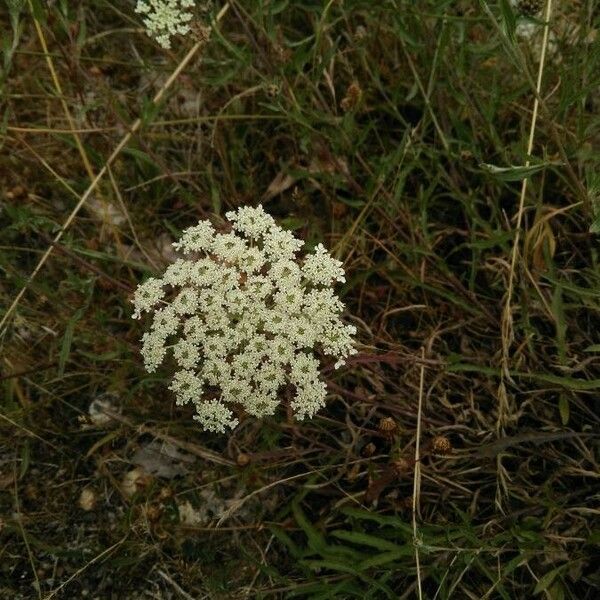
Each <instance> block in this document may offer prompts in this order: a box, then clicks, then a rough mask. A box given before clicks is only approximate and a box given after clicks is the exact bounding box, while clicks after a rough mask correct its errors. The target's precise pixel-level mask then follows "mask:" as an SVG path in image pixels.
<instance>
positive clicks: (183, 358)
mask: <svg viewBox="0 0 600 600" xmlns="http://www.w3.org/2000/svg"><path fill="white" fill-rule="evenodd" d="M173 356H174V357H175V360H176V361H177V364H178V365H179V366H180V367H181V368H182V369H193V368H195V367H196V365H197V364H198V361H199V360H200V352H199V351H198V346H196V345H195V344H193V343H192V342H190V341H189V340H185V339H183V340H179V341H178V342H177V343H176V344H175V346H173Z"/></svg>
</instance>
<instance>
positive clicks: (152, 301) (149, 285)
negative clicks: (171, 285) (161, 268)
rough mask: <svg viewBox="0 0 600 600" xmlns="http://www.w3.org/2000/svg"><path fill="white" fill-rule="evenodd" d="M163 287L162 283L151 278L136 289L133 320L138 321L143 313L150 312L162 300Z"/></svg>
mask: <svg viewBox="0 0 600 600" xmlns="http://www.w3.org/2000/svg"><path fill="white" fill-rule="evenodd" d="M163 285H164V283H163V282H162V281H160V280H159V279H154V278H151V279H148V281H146V282H145V283H142V285H140V286H139V287H138V289H137V290H136V291H135V298H134V303H135V306H136V310H135V313H134V314H133V318H134V319H139V318H140V316H141V313H142V312H143V311H146V310H150V309H151V308H153V307H154V306H155V305H156V304H158V303H159V302H160V301H161V300H162V299H163V297H164V295H165V292H164V289H163Z"/></svg>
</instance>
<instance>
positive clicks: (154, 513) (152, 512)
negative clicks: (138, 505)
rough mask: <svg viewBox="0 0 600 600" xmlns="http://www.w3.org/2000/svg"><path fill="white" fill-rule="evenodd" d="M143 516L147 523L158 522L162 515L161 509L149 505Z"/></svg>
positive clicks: (154, 505)
mask: <svg viewBox="0 0 600 600" xmlns="http://www.w3.org/2000/svg"><path fill="white" fill-rule="evenodd" d="M144 512H145V514H146V518H147V519H148V521H150V522H151V523H155V522H156V521H158V520H159V519H160V517H161V515H162V508H161V507H160V506H157V505H156V504H151V505H150V506H147V507H146V508H145V511H144Z"/></svg>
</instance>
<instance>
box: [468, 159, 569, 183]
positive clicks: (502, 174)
mask: <svg viewBox="0 0 600 600" xmlns="http://www.w3.org/2000/svg"><path fill="white" fill-rule="evenodd" d="M562 164H563V163H560V162H543V163H538V164H535V165H511V166H510V167H497V166H496V165H491V164H489V163H481V164H480V165H479V166H480V167H481V168H482V169H483V170H484V171H486V172H487V173H489V174H490V175H493V176H494V177H497V178H498V179H499V180H500V181H522V180H523V179H527V178H528V177H531V176H532V175H534V174H535V173H538V172H540V171H543V170H544V169H545V168H546V167H548V166H562Z"/></svg>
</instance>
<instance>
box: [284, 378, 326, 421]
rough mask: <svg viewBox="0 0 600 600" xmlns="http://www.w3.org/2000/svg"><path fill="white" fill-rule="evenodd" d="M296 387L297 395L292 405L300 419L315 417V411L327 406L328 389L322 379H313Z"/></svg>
mask: <svg viewBox="0 0 600 600" xmlns="http://www.w3.org/2000/svg"><path fill="white" fill-rule="evenodd" d="M296 389H297V393H296V397H295V398H294V399H293V400H292V402H291V407H292V409H293V410H294V411H295V414H296V418H298V419H299V420H301V421H302V420H303V419H305V418H306V417H310V418H312V417H314V415H315V413H316V412H317V411H318V410H320V409H321V408H323V406H325V396H326V395H327V389H326V386H325V384H324V383H323V382H322V381H318V380H316V381H312V382H310V383H308V384H307V385H305V386H298V387H297V388H296Z"/></svg>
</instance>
